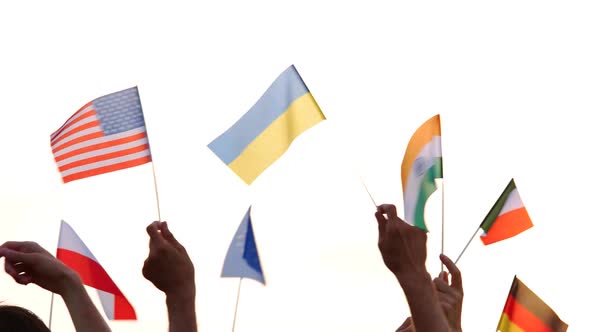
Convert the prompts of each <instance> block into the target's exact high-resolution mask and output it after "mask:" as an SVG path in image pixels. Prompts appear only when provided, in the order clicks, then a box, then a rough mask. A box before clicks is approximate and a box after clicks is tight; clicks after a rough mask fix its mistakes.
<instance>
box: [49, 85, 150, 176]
mask: <svg viewBox="0 0 590 332" xmlns="http://www.w3.org/2000/svg"><path fill="white" fill-rule="evenodd" d="M51 150H52V152H53V156H54V158H55V162H56V163H57V168H58V170H59V172H60V173H61V176H62V179H63V182H64V183H67V182H70V181H74V180H79V179H83V178H87V177H90V176H94V175H99V174H104V173H108V172H114V171H118V170H121V169H125V168H130V167H134V166H139V165H142V164H145V163H148V162H150V161H151V160H152V158H151V153H150V147H149V142H148V137H147V132H146V128H145V121H144V118H143V111H142V108H141V102H140V100H139V92H138V90H137V87H133V88H129V89H126V90H122V91H119V92H115V93H111V94H108V95H106V96H103V97H100V98H97V99H95V100H93V101H91V102H89V103H88V104H86V105H84V106H82V108H80V109H79V110H78V111H77V112H76V113H74V115H72V116H71V117H70V118H69V119H68V120H67V121H66V122H65V123H64V124H63V125H62V126H61V127H60V128H59V129H58V130H56V131H55V132H54V133H53V134H51Z"/></svg>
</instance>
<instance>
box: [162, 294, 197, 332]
mask: <svg viewBox="0 0 590 332" xmlns="http://www.w3.org/2000/svg"><path fill="white" fill-rule="evenodd" d="M166 307H167V308H168V322H169V324H170V326H169V331H170V332H197V313H196V306H195V289H194V287H191V288H189V289H184V292H178V293H176V294H169V295H167V296H166Z"/></svg>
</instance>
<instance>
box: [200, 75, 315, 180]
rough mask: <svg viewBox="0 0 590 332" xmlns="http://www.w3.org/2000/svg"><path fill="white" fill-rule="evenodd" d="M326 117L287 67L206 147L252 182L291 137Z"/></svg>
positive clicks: (284, 147) (279, 153) (289, 142)
mask: <svg viewBox="0 0 590 332" xmlns="http://www.w3.org/2000/svg"><path fill="white" fill-rule="evenodd" d="M325 119H326V117H325V116H324V114H323V113H322V111H321V110H320V107H319V106H318V104H317V103H316V101H315V99H314V98H313V96H312V95H311V93H310V92H309V89H308V88H307V86H306V85H305V83H304V82H303V79H301V76H299V73H298V72H297V69H295V66H293V65H291V66H290V67H289V68H287V69H286V70H285V71H284V72H283V73H282V74H281V75H280V76H279V77H278V78H277V79H276V80H275V81H274V82H273V83H272V85H271V86H270V87H269V88H268V90H266V92H265V93H264V94H263V95H262V97H260V99H259V100H258V101H257V102H256V104H254V106H252V108H251V109H250V110H249V111H248V112H246V114H244V115H243V116H242V117H241V118H240V119H239V120H238V122H236V123H235V124H234V125H233V126H231V127H230V128H229V129H228V130H227V131H226V132H224V133H223V134H221V135H220V136H219V137H217V138H216V139H215V140H213V142H211V143H209V145H208V147H209V149H211V151H213V152H214V153H215V154H216V155H217V156H218V157H219V158H220V159H221V160H222V161H223V162H224V163H225V164H226V165H227V166H229V168H231V169H232V170H233V171H234V172H235V173H236V174H237V175H238V176H239V177H240V178H242V180H244V182H246V183H247V184H251V183H252V182H254V180H255V179H256V178H257V177H258V176H259V175H260V174H261V173H262V172H263V171H264V170H265V169H266V168H267V167H269V166H270V165H271V164H272V163H273V162H275V160H277V159H279V158H280V157H281V156H282V155H283V153H285V151H287V149H288V148H289V146H290V145H291V143H292V142H293V140H294V139H295V138H296V137H297V136H299V134H301V133H302V132H304V131H305V130H307V129H308V128H311V127H312V126H314V125H315V124H316V123H318V122H320V121H322V120H325Z"/></svg>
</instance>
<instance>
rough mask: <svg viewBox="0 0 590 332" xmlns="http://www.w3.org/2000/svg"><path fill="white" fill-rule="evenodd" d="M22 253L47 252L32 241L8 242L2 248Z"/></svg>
mask: <svg viewBox="0 0 590 332" xmlns="http://www.w3.org/2000/svg"><path fill="white" fill-rule="evenodd" d="M0 248H6V249H10V250H14V251H20V252H44V251H45V250H44V249H43V248H42V247H41V246H40V245H39V244H38V243H37V242H32V241H7V242H4V244H2V245H1V246H0Z"/></svg>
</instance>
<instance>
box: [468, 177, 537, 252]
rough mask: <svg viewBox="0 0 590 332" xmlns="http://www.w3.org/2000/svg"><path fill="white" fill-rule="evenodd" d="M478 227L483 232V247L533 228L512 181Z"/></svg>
mask: <svg viewBox="0 0 590 332" xmlns="http://www.w3.org/2000/svg"><path fill="white" fill-rule="evenodd" d="M479 227H480V228H481V229H483V231H484V233H483V234H482V235H481V240H482V241H483V243H484V244H485V245H488V244H490V243H494V242H498V241H502V240H505V239H508V238H511V237H513V236H515V235H518V234H520V233H522V232H524V231H526V230H527V229H529V228H531V227H533V222H532V221H531V218H530V217H529V214H528V212H527V210H526V208H525V207H524V204H522V199H520V195H519V194H518V190H517V189H516V184H515V183H514V179H512V180H510V183H508V186H507V187H506V189H504V192H503V193H502V195H500V198H498V201H497V202H496V204H494V206H493V207H492V209H491V210H490V212H488V215H487V216H486V217H485V219H484V220H483V222H482V223H481V225H480V226H479Z"/></svg>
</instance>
